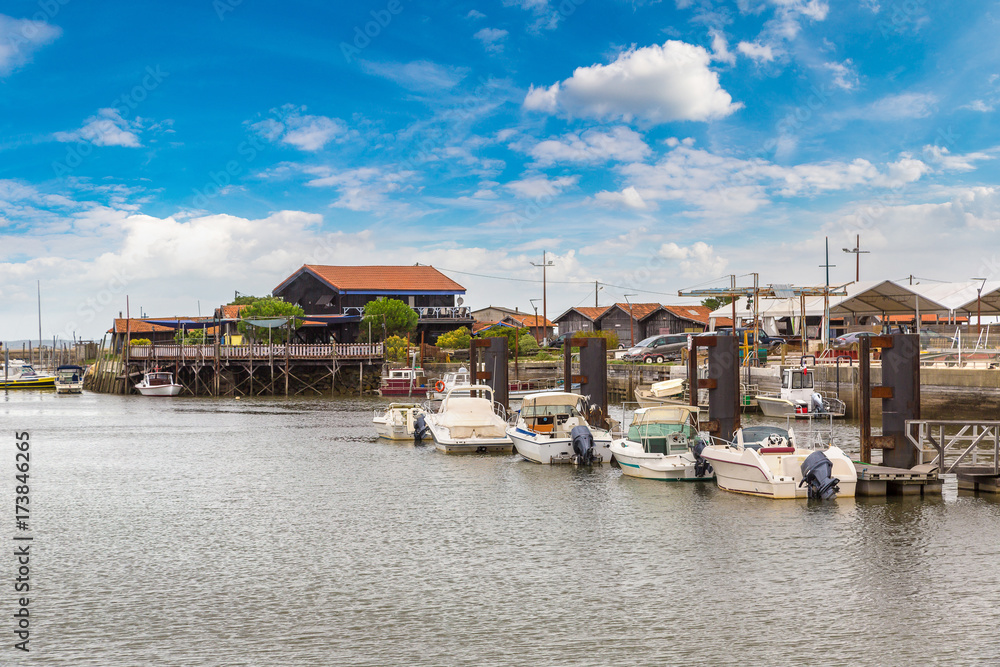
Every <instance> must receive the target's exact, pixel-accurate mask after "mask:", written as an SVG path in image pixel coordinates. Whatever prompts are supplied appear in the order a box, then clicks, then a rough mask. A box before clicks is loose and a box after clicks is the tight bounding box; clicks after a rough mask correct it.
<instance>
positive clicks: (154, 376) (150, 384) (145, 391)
mask: <svg viewBox="0 0 1000 667" xmlns="http://www.w3.org/2000/svg"><path fill="white" fill-rule="evenodd" d="M135 388H136V390H137V391H138V392H139V393H140V394H142V395H143V396H176V395H177V394H179V393H181V389H183V388H184V386H183V385H180V384H177V383H176V382H174V374H173V373H164V372H161V371H152V372H150V373H145V374H143V376H142V382H140V383H138V384H137V385H135Z"/></svg>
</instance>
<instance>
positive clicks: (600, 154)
mask: <svg viewBox="0 0 1000 667" xmlns="http://www.w3.org/2000/svg"><path fill="white" fill-rule="evenodd" d="M527 152H528V154H529V155H531V156H532V157H533V158H535V160H537V161H538V163H539V164H540V165H551V164H556V163H559V162H585V163H596V162H604V161H606V160H617V161H621V162H636V161H639V160H642V159H645V157H646V156H647V155H649V153H650V150H649V146H647V145H646V143H645V142H644V141H643V140H642V135H640V134H638V133H637V132H635V131H633V130H631V129H629V128H627V127H621V126H619V127H614V128H612V129H611V130H610V131H607V132H604V131H601V130H587V131H586V132H583V133H582V134H577V133H571V134H567V135H564V136H562V137H559V138H558V139H546V140H545V141H540V142H538V143H537V144H535V145H534V146H532V147H531V148H529V149H528V151H527Z"/></svg>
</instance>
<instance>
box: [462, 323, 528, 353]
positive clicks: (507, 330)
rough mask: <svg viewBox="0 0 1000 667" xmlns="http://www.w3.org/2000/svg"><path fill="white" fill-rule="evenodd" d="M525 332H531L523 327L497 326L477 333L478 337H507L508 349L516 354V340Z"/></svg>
mask: <svg viewBox="0 0 1000 667" xmlns="http://www.w3.org/2000/svg"><path fill="white" fill-rule="evenodd" d="M525 333H529V332H528V330H527V329H521V328H518V327H503V326H495V327H492V328H490V329H484V330H483V331H480V332H479V333H478V334H476V336H475V337H476V338H506V339H507V351H508V352H509V353H510V354H511V356H513V355H514V345H515V342H516V341H517V340H518V338H520V337H521V336H523V335H524V334H525Z"/></svg>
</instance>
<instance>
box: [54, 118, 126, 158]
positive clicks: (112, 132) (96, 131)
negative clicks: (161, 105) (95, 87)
mask: <svg viewBox="0 0 1000 667" xmlns="http://www.w3.org/2000/svg"><path fill="white" fill-rule="evenodd" d="M141 127H142V126H141V120H140V119H138V118H136V119H135V120H132V121H129V120H126V119H125V118H122V116H121V113H120V112H119V111H118V110H117V109H100V110H99V111H98V112H97V115H96V116H91V117H90V118H88V119H87V120H85V121H84V122H83V127H81V128H80V129H79V130H74V131H72V132H56V133H54V134H53V135H52V136H53V137H55V139H56V141H62V142H80V143H84V142H90V143H92V144H94V145H95V146H126V147H128V148H138V147H139V146H141V145H142V144H141V143H140V141H139V135H138V134H136V132H137V131H138V130H140V129H141Z"/></svg>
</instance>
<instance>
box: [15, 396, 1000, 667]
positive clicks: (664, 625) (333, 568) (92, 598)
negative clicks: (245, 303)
mask: <svg viewBox="0 0 1000 667" xmlns="http://www.w3.org/2000/svg"><path fill="white" fill-rule="evenodd" d="M379 404H380V403H379V402H378V401H375V400H367V399H366V400H360V399H359V400H340V401H330V400H282V399H267V400H264V399H257V400H240V401H236V400H232V399H220V400H212V399H169V400H168V399H148V398H142V397H110V396H100V395H95V394H85V395H83V396H78V397H65V396H56V395H55V394H52V393H36V392H26V393H10V394H7V395H6V396H4V395H3V394H0V423H2V425H3V427H4V428H3V431H4V433H5V434H6V435H4V441H3V444H2V446H0V452H2V457H0V473H2V474H0V479H2V480H3V481H2V483H0V493H2V496H0V498H2V501H0V507H7V508H8V512H11V508H12V506H13V494H14V490H13V475H14V470H13V458H14V451H15V448H14V438H13V433H14V431H15V430H18V431H19V430H25V429H27V430H30V432H31V442H32V449H31V452H32V459H31V465H32V469H31V474H32V477H31V493H32V498H31V509H32V512H31V527H32V529H33V534H34V535H35V542H34V543H33V546H32V549H33V551H32V572H31V577H32V582H31V585H32V601H31V619H32V637H31V648H32V651H31V653H30V654H29V656H28V658H29V659H28V660H27V661H24V662H19V663H17V664H53V665H56V664H64V665H101V666H117V665H122V666H125V665H128V666H133V665H238V664H245V665H279V664H281V665H284V664H288V665H390V664H392V665H480V664H517V665H521V664H538V665H547V664H565V665H570V664H572V665H609V664H615V665H646V664H768V665H777V664H816V663H819V662H820V661H823V663H825V664H844V665H846V664H886V665H909V664H925V663H933V662H941V663H949V664H955V663H960V664H991V665H992V664H997V662H998V661H1000V638H998V635H997V631H996V628H997V627H998V626H1000V608H998V606H997V604H996V599H997V597H998V595H1000V553H998V552H1000V504H997V503H996V502H994V501H990V500H987V499H981V498H975V497H971V496H967V495H964V494H962V495H960V494H958V492H957V491H956V490H955V488H954V485H953V484H952V485H950V486H948V487H946V490H945V494H944V496H943V497H939V498H937V499H932V500H925V501H921V500H913V499H907V500H890V501H888V502H886V501H885V500H879V501H863V500H860V499H859V500H841V501H837V502H834V503H828V504H809V503H807V502H805V501H786V502H773V501H768V500H764V499H757V498H750V497H745V496H738V495H732V494H727V493H724V492H720V491H718V490H717V489H716V488H715V487H714V486H710V485H707V484H674V485H669V484H664V483H656V482H649V481H641V480H633V479H629V478H625V477H622V476H621V473H620V472H619V471H618V470H617V469H614V468H611V467H609V466H604V467H602V468H595V469H593V470H584V469H574V468H571V467H551V468H550V467H543V466H538V465H532V464H529V463H526V462H522V461H519V460H517V459H516V458H514V457H513V456H501V457H496V456H494V457H489V456H445V455H443V454H440V453H438V452H436V451H435V450H434V449H433V447H426V446H424V447H414V446H413V445H408V444H403V443H391V442H385V441H377V440H376V439H375V438H374V437H373V430H372V428H371V425H370V420H371V410H372V408H373V407H375V406H377V405H379ZM11 513H12V512H11ZM0 525H4V526H6V528H5V529H4V530H3V531H0V539H3V540H7V541H9V540H10V538H11V537H13V534H14V532H15V531H14V526H13V517H12V516H9V517H8V518H7V519H6V520H5V521H4V522H3V523H2V524H0ZM8 544H13V543H12V542H8ZM9 551H10V550H9V549H4V550H3V553H9ZM0 560H4V559H2V558H0ZM5 560H6V562H3V563H2V565H0V567H2V568H3V572H4V579H5V580H6V581H10V580H11V578H12V577H13V571H14V565H13V562H12V561H13V559H12V558H11V557H9V556H8V557H7V558H6V559H5ZM0 591H3V592H0V609H2V610H3V613H2V614H0V618H5V619H8V620H6V621H0V636H2V637H4V643H5V645H4V646H3V647H0V665H7V664H15V660H21V657H22V656H21V655H20V652H18V651H14V650H12V649H11V648H10V647H9V645H10V644H11V643H13V640H12V639H11V638H12V636H13V635H12V632H11V631H12V630H13V622H12V619H11V616H10V614H11V613H12V612H13V610H14V593H13V591H12V590H11V586H10V585H9V584H7V585H4V586H3V587H0ZM5 623H6V624H7V625H8V626H9V627H3V625H4V624H5Z"/></svg>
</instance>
